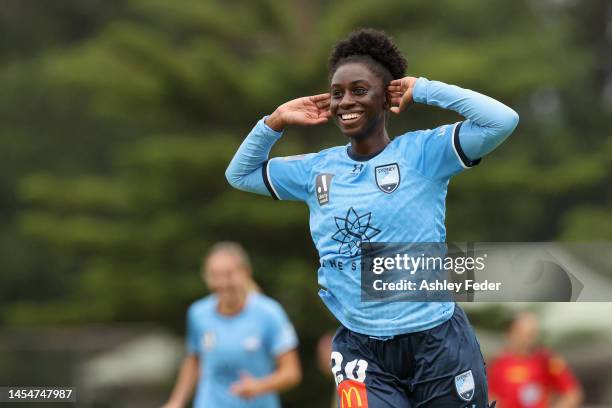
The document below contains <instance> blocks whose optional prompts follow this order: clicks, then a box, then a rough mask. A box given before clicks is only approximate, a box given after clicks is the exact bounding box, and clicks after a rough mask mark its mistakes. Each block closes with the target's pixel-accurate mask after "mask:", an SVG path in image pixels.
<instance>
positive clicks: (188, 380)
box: [168, 356, 200, 407]
mask: <svg viewBox="0 0 612 408" xmlns="http://www.w3.org/2000/svg"><path fill="white" fill-rule="evenodd" d="M199 371H200V368H199V365H198V358H197V357H195V356H187V357H185V359H184V360H183V363H182V365H181V369H180V371H179V375H178V379H177V380H176V384H175V385H174V389H173V390H172V394H171V395H170V399H169V400H168V404H169V405H171V406H177V407H182V406H184V405H185V404H186V403H187V402H188V401H189V399H190V398H191V395H192V394H193V390H194V388H195V385H196V382H197V380H198V377H199Z"/></svg>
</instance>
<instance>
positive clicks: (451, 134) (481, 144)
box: [413, 78, 519, 176]
mask: <svg viewBox="0 0 612 408" xmlns="http://www.w3.org/2000/svg"><path fill="white" fill-rule="evenodd" d="M413 99H414V101H415V102H417V103H424V104H427V105H432V106H438V107H440V108H444V109H451V110H453V111H455V112H457V113H459V114H460V115H462V116H464V117H465V118H466V120H465V121H463V122H460V123H458V124H455V125H453V126H442V127H440V128H438V129H435V130H434V131H430V133H429V135H428V136H430V137H431V140H424V143H423V148H424V151H423V155H424V160H425V161H427V162H428V163H430V164H434V165H433V166H431V167H432V168H431V169H430V170H429V171H430V172H431V173H432V174H429V175H430V176H450V175H453V174H455V173H457V172H459V171H461V170H462V169H465V168H469V167H472V166H474V165H476V164H478V163H479V162H480V158H481V157H482V156H484V155H486V154H488V153H490V152H491V151H492V150H493V149H495V148H496V147H497V146H499V145H500V144H501V143H502V142H503V141H504V140H505V139H506V138H507V137H508V136H510V134H511V133H512V131H514V129H515V128H516V126H517V125H518V121H519V117H518V114H517V113H516V112H515V111H514V110H512V109H511V108H509V107H508V106H506V105H504V104H503V103H501V102H499V101H496V100H495V99H493V98H490V97H488V96H486V95H483V94H480V93H478V92H474V91H471V90H469V89H463V88H460V87H458V86H455V85H448V84H445V83H443V82H439V81H430V80H428V79H426V78H419V79H418V80H417V82H416V84H415V86H414V90H413ZM449 153H453V154H449ZM449 158H452V160H455V161H458V165H459V166H453V165H452V164H444V163H441V162H440V160H446V159H449Z"/></svg>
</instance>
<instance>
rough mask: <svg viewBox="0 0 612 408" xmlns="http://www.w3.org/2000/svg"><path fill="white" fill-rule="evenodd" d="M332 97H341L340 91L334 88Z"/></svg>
mask: <svg viewBox="0 0 612 408" xmlns="http://www.w3.org/2000/svg"><path fill="white" fill-rule="evenodd" d="M332 97H333V98H336V99H337V98H342V91H340V90H338V89H336V90H335V91H332Z"/></svg>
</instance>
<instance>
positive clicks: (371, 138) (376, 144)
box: [351, 126, 391, 156]
mask: <svg viewBox="0 0 612 408" xmlns="http://www.w3.org/2000/svg"><path fill="white" fill-rule="evenodd" d="M389 142H391V139H389V135H388V134H387V129H385V127H384V126H381V127H379V128H377V129H374V130H373V132H372V133H370V134H369V135H367V136H365V137H361V138H351V151H352V152H353V153H355V154H356V155H359V156H368V155H372V154H374V153H378V152H380V151H381V150H383V149H384V148H385V146H387V145H388V144H389Z"/></svg>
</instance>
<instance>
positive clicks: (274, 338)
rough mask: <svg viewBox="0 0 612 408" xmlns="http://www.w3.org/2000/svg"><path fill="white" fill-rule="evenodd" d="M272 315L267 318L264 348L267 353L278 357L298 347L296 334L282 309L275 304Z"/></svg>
mask: <svg viewBox="0 0 612 408" xmlns="http://www.w3.org/2000/svg"><path fill="white" fill-rule="evenodd" d="M271 310H272V313H271V315H270V316H268V317H267V323H268V324H267V335H266V340H267V342H266V346H267V349H268V352H269V353H270V354H271V355H273V356H275V357H278V356H280V355H281V354H283V353H286V352H287V351H289V350H293V349H294V348H296V347H297V345H298V338H297V334H296V333H295V329H294V327H293V325H292V324H291V322H290V321H289V318H288V317H287V314H286V313H285V311H284V310H283V308H282V307H281V306H280V305H278V304H275V305H274V307H273V308H271Z"/></svg>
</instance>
